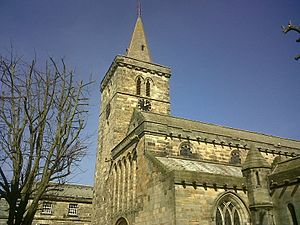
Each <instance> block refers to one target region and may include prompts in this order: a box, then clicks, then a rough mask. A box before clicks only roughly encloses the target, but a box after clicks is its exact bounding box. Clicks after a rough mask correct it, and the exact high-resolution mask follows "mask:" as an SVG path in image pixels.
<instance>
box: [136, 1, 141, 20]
mask: <svg viewBox="0 0 300 225" xmlns="http://www.w3.org/2000/svg"><path fill="white" fill-rule="evenodd" d="M137 16H138V17H141V16H142V4H141V1H140V0H137Z"/></svg>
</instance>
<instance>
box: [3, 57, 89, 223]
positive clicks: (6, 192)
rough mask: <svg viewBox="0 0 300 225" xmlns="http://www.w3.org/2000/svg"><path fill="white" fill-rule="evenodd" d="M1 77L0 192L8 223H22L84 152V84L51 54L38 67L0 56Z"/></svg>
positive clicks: (25, 221)
mask: <svg viewBox="0 0 300 225" xmlns="http://www.w3.org/2000/svg"><path fill="white" fill-rule="evenodd" d="M0 77H1V86H0V88H1V89H0V90H1V93H0V196H1V198H4V199H5V200H6V201H7V203H8V205H9V212H8V221H7V224H9V225H10V224H23V225H27V224H31V223H32V221H33V218H34V215H35V213H36V211H37V209H38V206H39V200H40V199H41V197H42V196H43V195H45V194H46V193H47V192H48V191H49V190H51V189H52V188H53V183H55V184H56V185H57V184H61V183H63V182H64V181H65V178H66V177H67V176H68V175H70V173H71V171H72V169H73V167H74V166H75V165H76V164H78V162H79V161H80V160H81V159H82V157H83V156H84V154H85V151H86V146H85V144H84V143H85V142H84V139H83V138H82V130H83V129H84V127H85V124H86V123H85V118H86V113H87V111H86V109H87V98H86V96H85V95H86V93H87V92H86V85H87V84H84V83H83V82H76V81H75V80H74V72H73V71H69V70H68V69H67V68H66V65H65V63H64V61H63V60H62V62H61V63H60V64H57V63H56V62H55V61H54V60H53V59H52V58H49V62H46V66H45V69H44V70H43V72H41V70H39V69H38V66H37V63H36V60H33V61H32V62H31V63H29V64H27V63H26V62H24V61H23V60H22V58H20V57H15V56H13V55H11V56H9V57H3V56H0Z"/></svg>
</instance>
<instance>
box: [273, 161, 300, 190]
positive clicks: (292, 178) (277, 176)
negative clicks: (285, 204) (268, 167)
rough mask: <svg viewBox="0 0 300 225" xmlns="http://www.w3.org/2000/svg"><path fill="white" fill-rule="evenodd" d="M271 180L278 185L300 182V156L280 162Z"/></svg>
mask: <svg viewBox="0 0 300 225" xmlns="http://www.w3.org/2000/svg"><path fill="white" fill-rule="evenodd" d="M269 180H270V181H271V184H272V183H273V184H276V185H283V184H285V185H287V184H290V183H300V156H298V157H294V158H291V159H288V160H286V161H282V162H279V163H278V164H277V165H276V167H275V169H274V170H273V172H272V173H271V174H270V176H269Z"/></svg>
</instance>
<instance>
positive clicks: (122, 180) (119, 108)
mask: <svg viewBox="0 0 300 225" xmlns="http://www.w3.org/2000/svg"><path fill="white" fill-rule="evenodd" d="M170 77H171V69H170V68H168V67H166V66H163V65H160V64H156V63H153V61H152V58H151V55H150V49H149V45H148V43H147V39H146V35H145V32H144V28H143V24H142V20H141V17H140V16H138V18H137V21H136V25H135V28H134V31H133V34H132V38H131V41H130V44H129V47H128V49H127V51H126V54H125V55H118V56H116V57H115V59H114V60H113V62H112V64H111V66H110V67H109V69H108V71H107V73H106V74H105V76H104V78H103V80H102V82H101V87H100V90H101V107H100V108H101V112H100V119H99V120H100V121H99V136H98V151H97V162H96V172H95V186H94V198H93V210H94V213H93V217H92V224H97V225H108V224H111V225H127V224H129V225H175V224H176V225H250V224H253V225H258V224H260V225H262V224H263V225H273V224H277V225H297V224H299V221H300V196H299V190H298V187H299V183H300V158H299V155H300V142H299V141H295V140H289V139H284V138H280V137H274V136H270V135H265V134H260V133H255V132H250V131H245V130H240V129H234V128H228V127H224V126H218V125H214V124H208V123H203V122H197V121H192V120H188V119H183V118H178V117H174V116H172V115H171V113H170V93H169V91H170V89H169V80H170Z"/></svg>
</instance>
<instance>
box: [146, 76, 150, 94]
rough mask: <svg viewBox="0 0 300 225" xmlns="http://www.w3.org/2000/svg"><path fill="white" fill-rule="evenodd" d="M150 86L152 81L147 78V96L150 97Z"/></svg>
mask: <svg viewBox="0 0 300 225" xmlns="http://www.w3.org/2000/svg"><path fill="white" fill-rule="evenodd" d="M150 86H151V84H150V81H149V80H147V82H146V96H147V97H150Z"/></svg>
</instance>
